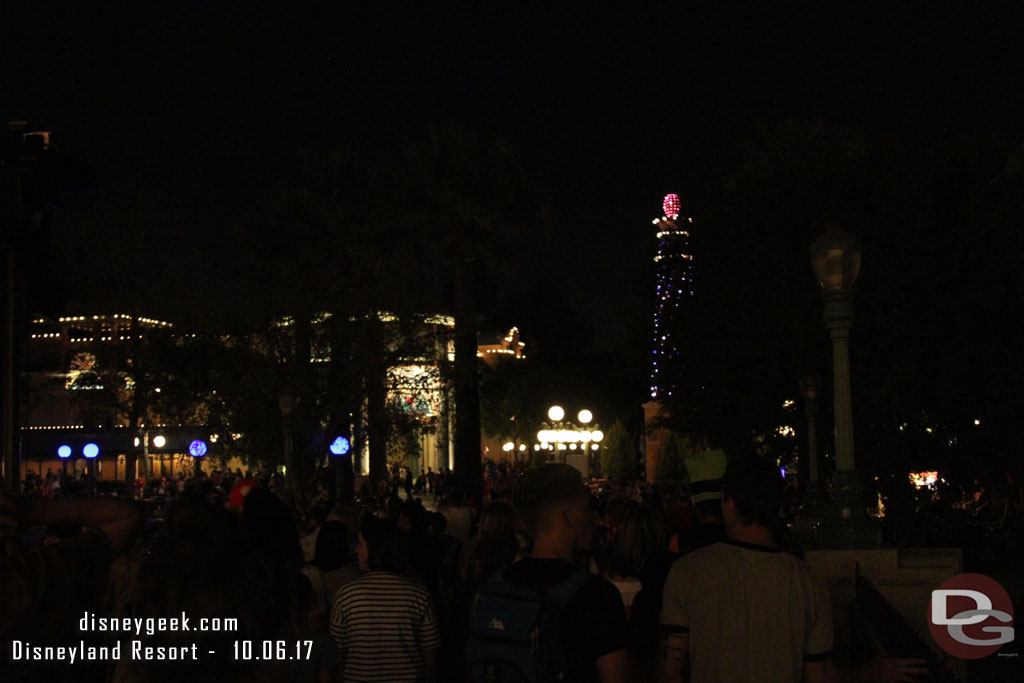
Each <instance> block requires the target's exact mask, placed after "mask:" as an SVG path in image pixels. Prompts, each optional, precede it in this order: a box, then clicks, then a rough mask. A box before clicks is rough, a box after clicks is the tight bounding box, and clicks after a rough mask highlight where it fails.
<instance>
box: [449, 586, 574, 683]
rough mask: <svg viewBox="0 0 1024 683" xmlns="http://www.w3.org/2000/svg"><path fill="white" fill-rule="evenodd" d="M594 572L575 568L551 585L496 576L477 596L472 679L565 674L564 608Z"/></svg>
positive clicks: (469, 649) (501, 682)
mask: <svg viewBox="0 0 1024 683" xmlns="http://www.w3.org/2000/svg"><path fill="white" fill-rule="evenodd" d="M591 578H592V577H591V575H590V574H588V573H587V572H582V571H581V572H577V573H575V574H573V575H572V576H570V577H569V578H567V579H566V580H564V581H562V582H561V583H559V584H557V585H555V586H551V587H549V588H544V589H538V588H530V587H527V586H518V585H514V584H511V583H508V582H506V581H504V580H502V579H501V578H500V576H496V577H494V578H492V580H490V581H488V582H487V583H485V584H484V585H483V586H481V587H480V588H479V589H478V590H477V591H476V593H474V594H473V599H472V602H471V603H470V609H469V622H468V626H469V632H468V635H467V641H466V659H465V662H466V669H465V673H466V680H467V681H469V682H470V683H544V682H546V681H557V680H560V679H561V678H562V675H563V673H564V666H565V662H564V658H563V655H564V651H565V648H564V644H563V641H562V639H561V633H560V625H561V623H560V622H561V613H562V608H564V607H565V605H566V603H568V602H569V599H570V598H572V596H573V595H575V594H576V592H577V591H579V590H580V589H581V588H582V587H583V586H584V585H585V584H586V583H587V582H588V581H590V580H591Z"/></svg>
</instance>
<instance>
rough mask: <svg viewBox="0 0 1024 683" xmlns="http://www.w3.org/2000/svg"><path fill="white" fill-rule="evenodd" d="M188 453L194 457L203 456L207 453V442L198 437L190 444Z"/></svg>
mask: <svg viewBox="0 0 1024 683" xmlns="http://www.w3.org/2000/svg"><path fill="white" fill-rule="evenodd" d="M188 453H189V455H191V456H192V457H193V458H201V457H203V456H204V455H206V442H205V441H203V440H202V439H196V440H195V441H193V442H192V443H190V444H189V445H188Z"/></svg>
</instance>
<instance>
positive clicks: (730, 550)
mask: <svg viewBox="0 0 1024 683" xmlns="http://www.w3.org/2000/svg"><path fill="white" fill-rule="evenodd" d="M782 491H783V481H782V477H781V476H780V473H779V470H778V469H777V468H776V467H774V466H773V465H772V464H771V463H770V462H768V461H766V460H763V459H761V458H741V459H739V460H736V461H734V462H732V463H730V464H729V466H728V468H727V470H726V473H725V476H724V477H723V478H722V497H723V500H722V516H723V519H724V521H725V529H726V535H727V539H726V540H725V541H721V542H718V543H714V544H712V545H710V546H707V547H705V548H701V549H699V550H697V551H695V552H693V553H690V554H689V555H686V556H685V557H683V558H681V559H679V560H678V561H677V562H676V563H675V564H674V565H673V566H672V570H671V572H670V573H669V576H668V579H667V581H666V582H665V591H664V599H663V602H662V610H661V625H662V630H663V631H664V632H665V633H666V637H665V644H664V648H663V654H662V665H661V669H662V680H663V681H675V680H682V677H683V675H684V673H686V672H688V673H689V676H690V677H689V679H688V680H691V681H735V682H742V681H778V682H784V681H802V680H817V678H816V677H817V676H819V675H823V674H824V673H825V670H826V669H825V668H824V667H825V666H826V662H828V661H829V660H830V659H831V654H832V614H831V609H830V602H829V597H828V591H827V587H826V586H825V585H824V584H822V583H821V582H819V581H816V580H814V579H812V577H811V575H810V574H809V573H808V571H807V567H806V566H805V565H804V563H803V562H802V561H801V560H799V559H798V558H796V557H794V556H793V555H790V554H789V553H787V552H785V551H783V550H782V549H781V548H779V547H778V545H777V544H776V539H775V534H774V530H773V527H775V526H776V525H777V522H776V520H777V519H778V511H779V504H780V501H781V498H782Z"/></svg>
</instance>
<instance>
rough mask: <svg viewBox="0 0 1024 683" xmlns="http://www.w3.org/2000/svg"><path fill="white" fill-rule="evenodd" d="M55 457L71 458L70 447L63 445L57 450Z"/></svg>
mask: <svg viewBox="0 0 1024 683" xmlns="http://www.w3.org/2000/svg"><path fill="white" fill-rule="evenodd" d="M57 456H58V457H61V458H70V457H71V446H68V445H67V444H64V445H62V446H60V447H59V448H58V449H57Z"/></svg>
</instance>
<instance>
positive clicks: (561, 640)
mask: <svg viewBox="0 0 1024 683" xmlns="http://www.w3.org/2000/svg"><path fill="white" fill-rule="evenodd" d="M721 466H722V468H724V461H723V462H722V463H721ZM711 469H712V470H714V469H715V467H711ZM247 474H248V476H247ZM429 474H433V473H432V472H431V473H429ZM444 474H446V473H438V474H436V475H434V476H433V477H429V476H428V474H425V475H424V476H423V485H422V486H417V484H416V481H415V479H413V482H412V483H411V485H407V482H408V481H409V479H410V478H411V474H410V473H406V472H401V471H396V472H394V473H393V475H394V476H393V477H391V478H390V479H389V480H385V482H384V484H382V485H381V487H380V488H378V489H377V490H375V491H373V493H374V494H376V495H370V493H371V492H370V491H369V488H368V487H366V488H364V489H363V490H362V495H361V496H359V497H358V498H357V500H356V501H355V503H353V504H350V505H337V504H336V505H332V504H330V503H329V502H328V500H327V499H326V498H325V497H323V496H320V497H316V496H314V497H313V499H312V500H311V501H310V504H309V508H308V510H306V511H298V510H296V509H295V507H294V506H293V505H291V504H289V503H288V502H286V500H287V496H285V495H284V493H285V491H284V487H283V481H282V480H280V478H279V477H275V476H267V475H263V474H259V473H246V474H243V473H242V472H226V471H225V472H215V473H211V474H210V475H208V476H206V477H205V478H203V479H200V480H198V481H196V480H194V479H193V480H189V481H187V482H186V485H184V486H181V487H178V486H176V485H175V486H171V482H170V481H168V482H166V483H165V482H157V484H156V489H155V490H156V491H157V492H159V491H161V489H165V490H166V493H164V494H162V495H164V496H166V498H167V501H168V503H167V506H166V509H165V510H162V517H161V518H160V519H146V517H145V515H144V514H140V507H139V504H138V503H137V502H135V503H133V502H131V501H129V500H125V499H117V498H105V497H79V498H65V499H52V498H53V497H52V496H51V497H50V498H49V499H48V498H47V497H45V496H40V495H36V494H34V493H33V492H32V491H26V492H23V493H22V494H20V495H19V494H15V493H3V494H2V498H0V527H2V529H3V531H4V541H5V558H4V559H3V563H4V564H3V574H2V577H3V584H2V586H0V590H2V595H0V638H2V642H4V643H5V647H10V643H12V642H13V641H15V640H17V641H20V642H23V643H31V644H32V645H33V646H41V647H47V646H50V647H56V646H62V645H63V646H66V645H71V644H73V645H77V644H78V643H81V644H82V647H83V648H90V647H91V648H94V651H98V652H104V650H102V648H107V650H105V652H110V651H112V648H113V647H114V646H115V644H116V643H117V642H119V640H120V641H122V642H123V640H124V639H125V638H126V637H127V636H126V634H124V633H120V632H111V631H102V630H93V629H82V628H81V627H80V622H79V619H80V617H81V615H82V614H84V613H92V614H99V615H106V616H109V617H112V618H126V619H131V620H138V619H142V620H147V619H149V620H159V619H161V618H164V619H166V618H169V617H174V616H177V615H182V616H186V615H187V617H188V618H190V619H191V620H193V622H196V621H198V620H200V619H219V620H223V619H227V618H230V619H235V620H237V622H233V624H234V627H233V628H230V629H221V630H207V631H196V630H192V631H182V630H166V631H160V630H157V631H156V632H154V633H143V634H142V635H141V638H142V639H143V640H144V642H145V645H146V646H147V647H152V648H155V649H154V650H152V652H156V653H164V654H165V655H167V654H169V653H183V652H186V651H188V649H189V647H190V646H192V645H195V646H196V647H195V648H194V651H195V652H197V653H198V655H197V656H196V658H195V659H192V658H189V657H184V658H175V659H168V658H163V659H161V658H158V657H152V658H148V659H147V658H142V659H136V658H132V657H128V656H127V655H126V654H125V655H123V656H121V657H120V658H119V659H117V660H113V661H112V660H110V659H106V660H104V659H102V658H100V659H98V660H86V661H76V662H74V663H71V662H69V661H52V658H51V659H49V660H47V659H45V658H44V659H31V658H21V659H17V660H15V659H12V658H11V656H10V655H11V653H5V655H7V656H6V658H5V659H6V661H5V662H3V664H2V666H3V667H5V668H7V669H8V672H7V675H5V676H4V680H43V679H44V678H45V679H46V680H56V681H61V680H75V681H117V682H136V681H138V682H149V681H163V680H167V681H170V680H182V679H184V680H192V681H197V682H198V681H206V680H209V681H219V682H223V681H234V680H239V681H241V680H244V681H261V680H268V681H270V680H275V681H276V680H289V681H316V682H318V683H329V682H333V681H387V682H393V681H476V680H506V679H504V678H501V677H500V672H501V671H502V667H505V666H518V667H522V666H524V665H523V663H522V661H521V660H523V658H525V661H526V662H527V664H526V665H525V666H526V668H529V667H530V666H533V667H534V669H533V671H534V673H533V674H532V675H542V676H544V678H545V680H563V681H602V682H609V681H612V682H614V681H653V680H664V681H674V680H684V676H689V680H704V681H724V680H729V681H746V680H751V681H753V680H757V681H762V680H763V681H788V680H792V681H799V680H914V679H915V676H918V675H923V674H925V673H926V672H925V671H924V670H922V669H921V668H920V666H919V664H920V663H919V662H913V661H905V660H888V659H881V660H877V661H875V662H873V663H872V664H871V666H870V667H869V668H867V669H863V670H861V671H852V670H840V669H839V668H837V667H836V666H835V665H834V664H832V662H831V650H832V622H831V615H830V611H829V600H828V597H827V589H826V588H824V587H823V585H822V584H821V583H820V582H818V581H816V580H815V579H814V578H813V576H812V575H811V574H810V573H809V572H808V570H807V568H806V567H805V566H804V565H803V563H802V561H801V560H800V559H799V558H798V557H796V556H795V555H794V554H792V553H790V552H787V551H786V550H785V539H784V538H783V534H784V529H783V528H782V526H781V525H780V523H779V520H780V516H779V512H780V508H781V506H782V505H783V493H784V491H783V482H782V480H781V477H780V476H779V472H778V469H777V468H775V467H772V466H770V465H769V463H767V462H765V461H761V460H758V459H756V458H753V459H749V458H748V459H740V460H737V461H735V462H733V463H731V464H730V466H729V468H728V470H726V471H724V472H723V471H717V472H712V473H710V474H709V475H708V476H707V478H706V481H699V482H694V486H693V488H692V490H691V491H690V495H689V496H688V497H687V498H685V499H680V500H664V501H663V500H661V499H660V498H659V497H658V492H657V490H656V489H653V488H651V487H649V486H647V487H637V486H633V487H629V488H614V487H610V488H609V487H606V488H602V489H600V490H593V489H591V488H588V487H587V486H586V485H585V484H584V482H583V479H582V477H581V476H580V474H579V473H578V472H577V471H576V470H575V469H574V468H572V467H569V466H567V465H559V464H548V465H545V466H542V467H540V468H535V469H532V470H528V471H527V472H525V473H524V474H522V475H521V476H516V474H515V473H514V472H511V471H508V470H506V471H502V472H498V473H495V472H493V471H492V472H489V474H488V479H489V480H490V481H491V485H490V486H487V487H485V492H486V496H487V498H486V499H485V500H479V501H471V500H467V499H466V497H465V496H464V495H463V493H462V492H461V491H459V490H458V489H456V488H452V487H451V486H449V485H448V484H449V483H450V482H448V481H445V479H444V478H443V477H444ZM175 483H176V482H175ZM400 489H401V490H402V491H403V492H404V493H405V496H404V497H403V496H401V495H400V494H399V490H400ZM26 494H27V495H26ZM417 494H431V496H432V497H434V496H435V495H436V499H435V500H428V501H427V503H428V505H425V504H424V501H423V499H421V498H418V497H417ZM429 508H436V510H432V509H429ZM509 595H519V596H523V595H525V596H542V600H541V602H540V603H538V604H540V605H542V609H541V612H540V613H541V614H543V615H545V616H544V618H545V619H550V620H552V621H551V625H550V628H548V627H544V628H543V629H541V628H540V627H534V628H535V629H540V630H538V631H537V632H538V633H540V634H541V636H542V637H540V638H539V641H540V642H539V643H533V644H532V645H531V646H529V647H526V648H525V650H524V649H523V648H520V650H522V651H520V652H518V653H517V652H516V651H515V647H512V648H511V649H509V648H507V647H506V650H501V648H500V647H497V646H495V643H496V642H500V641H501V639H502V637H506V636H508V635H509V634H507V633H500V632H499V631H506V630H508V631H512V630H513V625H512V623H511V617H509V616H505V615H506V614H508V615H513V614H514V612H508V613H505V612H500V611H498V612H495V613H494V614H497V615H499V616H498V617H496V616H494V614H492V613H489V612H487V611H486V610H487V609H491V608H492V607H493V609H496V610H502V609H510V608H508V607H507V606H506V603H507V601H506V602H505V603H503V602H502V600H503V599H505V598H506V597H507V596H509ZM522 600H525V598H523V599H522ZM522 600H521V601H522ZM551 615H555V616H553V617H552V616H551ZM540 621H542V620H541V619H540V617H538V623H539V622H540ZM503 622H508V623H503ZM499 626H500V629H498V627H499ZM495 629H498V630H495ZM132 637H133V638H136V639H138V637H139V636H138V635H135V636H132ZM509 642H511V641H509ZM267 643H270V644H271V646H270V649H269V650H268V649H266V644H267ZM501 647H505V646H504V645H502V646H501ZM247 648H248V649H247ZM122 652H125V651H124V650H122ZM253 652H254V654H253ZM524 652H525V654H524ZM516 657H519V658H520V661H518V663H517V660H516V659H515V658H516ZM538 671H539V672H541V673H540V674H537V672H538ZM527 680H528V678H527Z"/></svg>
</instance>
